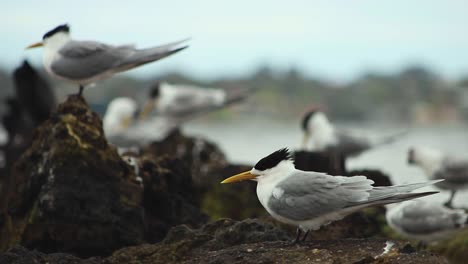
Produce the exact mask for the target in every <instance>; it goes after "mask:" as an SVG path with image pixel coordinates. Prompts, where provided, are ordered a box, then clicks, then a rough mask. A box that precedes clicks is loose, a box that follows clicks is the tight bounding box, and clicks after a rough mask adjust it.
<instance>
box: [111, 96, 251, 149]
mask: <svg viewBox="0 0 468 264" xmlns="http://www.w3.org/2000/svg"><path fill="white" fill-rule="evenodd" d="M245 98H246V94H238V95H233V96H227V97H226V98H225V99H224V100H223V102H221V103H220V104H217V105H211V104H208V105H203V104H202V105H194V106H192V107H186V108H185V111H175V112H171V111H165V112H164V113H161V114H159V113H157V114H156V115H148V116H145V117H144V118H142V117H141V115H140V114H139V107H138V104H137V102H136V101H135V100H133V99H131V98H128V97H119V98H115V99H113V100H112V101H111V102H110V103H109V105H108V107H107V110H106V113H105V114H104V118H103V129H104V133H105V135H106V138H107V140H108V141H109V142H110V143H111V144H113V145H115V146H117V147H122V148H128V147H141V146H145V145H148V144H149V143H152V142H155V141H161V140H164V139H165V138H166V137H167V136H168V135H169V134H170V133H171V132H172V131H174V130H175V129H177V128H178V127H180V126H181V125H182V124H183V123H185V122H187V121H189V120H192V119H194V118H197V117H199V116H202V115H204V114H207V113H211V112H213V111H216V110H218V109H222V108H225V107H227V106H229V105H231V104H233V103H237V102H240V101H242V100H243V99H245ZM179 103H180V102H179ZM182 104H183V103H182ZM150 112H151V111H150ZM138 116H140V117H138Z"/></svg>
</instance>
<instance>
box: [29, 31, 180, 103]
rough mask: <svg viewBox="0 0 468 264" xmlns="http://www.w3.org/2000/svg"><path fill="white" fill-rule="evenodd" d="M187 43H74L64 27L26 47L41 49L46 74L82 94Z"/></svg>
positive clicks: (50, 32)
mask: <svg viewBox="0 0 468 264" xmlns="http://www.w3.org/2000/svg"><path fill="white" fill-rule="evenodd" d="M186 41H187V40H181V41H177V42H173V43H169V44H165V45H162V46H158V47H152V48H146V49H137V48H135V46H134V45H109V44H104V43H101V42H97V41H80V40H74V39H72V38H71V36H70V27H69V26H68V25H66V24H64V25H60V26H58V27H56V28H54V29H52V30H50V31H49V32H47V33H46V34H45V35H44V36H43V38H42V41H41V42H38V43H35V44H32V45H29V46H28V47H27V49H30V48H37V47H42V46H43V47H44V52H43V63H44V67H45V69H46V70H47V72H48V73H49V74H50V75H52V76H54V77H57V78H59V79H63V80H66V81H69V82H72V83H75V84H78V85H79V88H80V89H79V93H78V94H79V95H81V94H82V92H83V89H84V87H85V86H86V85H89V84H91V83H94V82H96V81H98V80H102V79H105V78H108V77H110V76H112V75H114V74H116V73H118V72H122V71H127V70H130V69H133V68H135V67H138V66H141V65H143V64H147V63H150V62H153V61H157V60H160V59H162V58H165V57H167V56H169V55H172V54H174V53H176V52H179V51H181V50H183V49H185V48H187V47H188V46H187V45H183V43H184V42H186Z"/></svg>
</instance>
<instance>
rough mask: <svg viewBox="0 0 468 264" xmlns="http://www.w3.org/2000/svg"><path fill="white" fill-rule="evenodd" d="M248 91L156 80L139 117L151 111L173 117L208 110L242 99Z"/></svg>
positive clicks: (144, 116) (142, 117)
mask: <svg viewBox="0 0 468 264" xmlns="http://www.w3.org/2000/svg"><path fill="white" fill-rule="evenodd" d="M249 92H250V91H246V90H241V89H235V90H225V89H215V88H206V87H198V86H194V85H184V84H177V85H176V84H169V83H166V82H156V83H155V84H154V85H153V86H152V87H151V89H150V93H149V98H148V100H147V102H146V103H145V106H144V107H143V110H142V112H141V114H140V118H141V119H144V118H147V117H148V116H149V115H150V114H151V113H155V114H157V115H166V116H172V117H175V116H187V115H190V114H192V113H193V112H194V111H195V112H197V113H200V112H202V111H205V112H209V111H213V110H216V109H219V108H223V107H225V106H226V105H228V104H232V103H235V102H238V101H242V100H244V99H246V98H247V96H248V94H249Z"/></svg>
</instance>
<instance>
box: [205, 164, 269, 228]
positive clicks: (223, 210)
mask: <svg viewBox="0 0 468 264" xmlns="http://www.w3.org/2000/svg"><path fill="white" fill-rule="evenodd" d="M250 169H252V166H248V165H229V166H226V167H224V168H222V169H219V170H217V171H214V172H212V173H211V174H210V175H211V179H210V180H209V181H207V182H206V183H205V186H204V188H200V187H199V189H198V191H199V192H200V194H199V196H200V197H201V198H202V200H201V208H202V210H203V211H204V212H206V213H207V214H208V215H210V217H211V218H212V219H219V218H232V219H236V220H242V219H246V218H256V217H260V216H265V215H267V213H266V211H265V209H264V208H263V206H262V205H261V204H260V202H259V201H258V198H257V192H256V186H257V184H256V183H255V182H243V183H241V184H220V182H221V181H222V180H224V179H225V178H227V177H229V176H232V175H235V174H238V173H240V172H244V171H247V170H250Z"/></svg>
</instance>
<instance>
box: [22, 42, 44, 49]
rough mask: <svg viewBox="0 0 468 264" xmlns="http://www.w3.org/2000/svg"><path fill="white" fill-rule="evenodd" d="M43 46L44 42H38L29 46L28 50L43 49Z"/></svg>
mask: <svg viewBox="0 0 468 264" xmlns="http://www.w3.org/2000/svg"><path fill="white" fill-rule="evenodd" d="M43 45H44V44H43V43H42V42H37V43H34V44H31V45H29V46H27V47H26V49H34V48H38V47H42V46H43Z"/></svg>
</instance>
